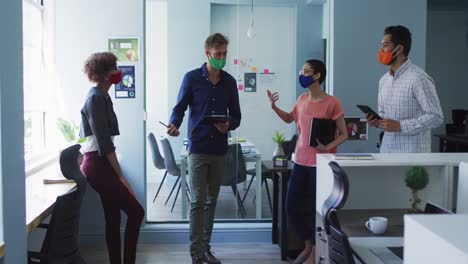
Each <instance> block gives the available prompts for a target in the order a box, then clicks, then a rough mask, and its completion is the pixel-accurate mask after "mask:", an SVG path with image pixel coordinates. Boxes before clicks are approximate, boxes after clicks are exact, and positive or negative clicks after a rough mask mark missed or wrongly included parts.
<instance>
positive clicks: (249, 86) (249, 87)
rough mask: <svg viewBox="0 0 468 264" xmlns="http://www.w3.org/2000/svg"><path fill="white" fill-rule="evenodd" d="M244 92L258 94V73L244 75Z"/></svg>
mask: <svg viewBox="0 0 468 264" xmlns="http://www.w3.org/2000/svg"><path fill="white" fill-rule="evenodd" d="M244 92H253V93H255V92H257V73H256V72H246V73H244Z"/></svg>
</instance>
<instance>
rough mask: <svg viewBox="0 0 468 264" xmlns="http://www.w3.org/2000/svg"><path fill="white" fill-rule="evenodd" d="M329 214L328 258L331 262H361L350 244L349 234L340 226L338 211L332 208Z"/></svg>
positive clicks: (350, 263) (349, 263) (352, 263)
mask: <svg viewBox="0 0 468 264" xmlns="http://www.w3.org/2000/svg"><path fill="white" fill-rule="evenodd" d="M328 216H329V220H330V221H329V226H328V228H329V230H330V235H329V236H328V260H329V263H330V264H356V263H361V262H362V261H360V260H359V259H358V258H357V256H356V255H354V254H353V250H352V248H351V245H350V244H349V240H348V235H346V233H345V232H344V231H343V230H342V229H341V228H340V226H339V224H338V222H337V220H338V218H337V216H336V211H335V210H332V211H330V213H329V214H328Z"/></svg>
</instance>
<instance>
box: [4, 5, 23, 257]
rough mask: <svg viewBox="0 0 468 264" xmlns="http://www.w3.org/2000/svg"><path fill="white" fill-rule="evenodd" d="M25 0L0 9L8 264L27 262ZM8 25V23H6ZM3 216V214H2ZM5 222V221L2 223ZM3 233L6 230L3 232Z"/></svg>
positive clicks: (5, 238) (5, 237)
mask: <svg viewBox="0 0 468 264" xmlns="http://www.w3.org/2000/svg"><path fill="white" fill-rule="evenodd" d="M22 19H23V13H22V1H17V0H6V1H2V8H0V25H4V26H2V27H0V35H1V36H2V38H3V41H0V50H2V51H3V53H2V63H1V64H0V117H1V118H0V120H1V124H0V153H1V155H0V158H1V159H0V163H1V164H0V166H1V169H0V175H1V176H0V179H1V183H0V186H1V189H0V190H1V191H0V211H3V212H4V213H3V216H2V217H0V218H3V219H2V220H0V224H1V225H0V230H3V235H2V239H1V240H4V241H5V244H6V255H5V258H4V260H5V263H26V262H27V260H26V254H27V247H26V228H25V227H26V221H25V219H26V213H25V211H26V210H25V191H24V189H25V175H24V123H23V122H24V120H23V48H22V47H23V42H22V38H23V36H22V29H23V28H22ZM6 25H8V26H6ZM0 216H1V214H0ZM2 222H3V223H2ZM0 232H2V231H0Z"/></svg>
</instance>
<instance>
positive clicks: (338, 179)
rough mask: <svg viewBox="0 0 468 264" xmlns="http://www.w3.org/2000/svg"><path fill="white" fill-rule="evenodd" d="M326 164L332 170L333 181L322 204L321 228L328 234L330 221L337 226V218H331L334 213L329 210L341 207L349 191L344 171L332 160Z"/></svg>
mask: <svg viewBox="0 0 468 264" xmlns="http://www.w3.org/2000/svg"><path fill="white" fill-rule="evenodd" d="M328 165H329V166H330V167H331V169H332V171H333V177H334V181H333V188H332V192H331V193H330V195H329V196H328V198H327V200H325V202H324V203H323V206H322V221H323V228H324V229H325V232H326V234H327V235H329V234H330V229H329V226H330V222H334V223H335V225H336V226H339V222H338V219H333V218H334V217H335V218H336V214H335V213H331V212H334V211H336V210H337V209H340V208H341V207H343V205H344V204H345V203H346V200H347V199H348V193H349V181H348V175H346V172H345V171H344V170H343V169H342V168H341V167H340V165H338V163H336V162H334V161H332V162H330V163H329V164H328ZM318 231H321V230H318Z"/></svg>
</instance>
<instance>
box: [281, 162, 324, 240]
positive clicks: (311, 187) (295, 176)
mask: <svg viewBox="0 0 468 264" xmlns="http://www.w3.org/2000/svg"><path fill="white" fill-rule="evenodd" d="M316 174H317V172H316V168H315V167H306V166H302V165H299V164H294V167H293V170H292V173H291V177H290V178H289V187H288V194H287V197H286V210H287V213H288V217H289V219H291V222H292V224H293V225H294V227H295V229H296V232H297V234H298V235H299V236H300V237H301V238H302V239H303V240H312V242H313V243H314V244H315V211H316V210H315V207H316V205H315V200H316V197H315V194H316V192H317V191H316V186H317V179H316V178H317V177H316Z"/></svg>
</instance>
